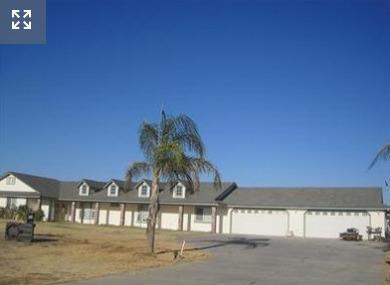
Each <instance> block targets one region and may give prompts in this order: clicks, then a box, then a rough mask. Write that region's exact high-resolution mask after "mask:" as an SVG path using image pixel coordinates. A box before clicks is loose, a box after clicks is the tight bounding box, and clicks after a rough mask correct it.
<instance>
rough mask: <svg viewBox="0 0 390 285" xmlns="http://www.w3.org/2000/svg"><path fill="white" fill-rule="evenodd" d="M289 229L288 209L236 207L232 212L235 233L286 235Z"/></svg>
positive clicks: (233, 231)
mask: <svg viewBox="0 0 390 285" xmlns="http://www.w3.org/2000/svg"><path fill="white" fill-rule="evenodd" d="M287 229H288V214H287V212H286V211H275V210H253V209H236V210H234V211H233V213H232V233H233V234H253V235H270V236H285V235H286V234H287Z"/></svg>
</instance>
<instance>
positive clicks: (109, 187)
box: [107, 183, 119, 197]
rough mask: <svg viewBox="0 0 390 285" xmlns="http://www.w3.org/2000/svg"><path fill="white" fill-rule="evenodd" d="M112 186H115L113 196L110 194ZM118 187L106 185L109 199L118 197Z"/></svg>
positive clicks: (112, 184)
mask: <svg viewBox="0 0 390 285" xmlns="http://www.w3.org/2000/svg"><path fill="white" fill-rule="evenodd" d="M112 186H115V194H111V187H112ZM118 189H119V187H118V185H116V183H111V184H110V185H108V188H107V196H110V197H117V196H118V192H119V191H118Z"/></svg>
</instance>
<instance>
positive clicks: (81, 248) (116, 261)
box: [0, 221, 207, 285]
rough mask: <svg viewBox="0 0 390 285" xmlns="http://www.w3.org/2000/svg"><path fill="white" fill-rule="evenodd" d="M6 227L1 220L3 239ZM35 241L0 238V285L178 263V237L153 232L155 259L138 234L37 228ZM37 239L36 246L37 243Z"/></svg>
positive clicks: (188, 257) (195, 254) (195, 255)
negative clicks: (176, 256) (155, 245)
mask: <svg viewBox="0 0 390 285" xmlns="http://www.w3.org/2000/svg"><path fill="white" fill-rule="evenodd" d="M4 228H5V222H4V221H0V235H2V236H4ZM35 233H36V236H35V237H36V238H37V239H38V241H37V242H33V243H23V242H15V241H5V240H4V239H2V238H1V239H0V284H1V285H3V284H12V285H18V284H33V285H35V284H53V283H58V282H66V281H73V280H80V279H87V278H91V277H98V276H104V275H108V274H113V273H119V272H127V271H134V270H141V269H145V268H151V267H158V266H167V265H172V264H175V263H176V262H178V261H177V260H174V258H173V250H177V249H179V248H180V244H178V242H177V236H178V235H186V233H177V232H169V231H159V232H158V233H157V252H158V254H157V255H156V256H151V255H150V254H148V250H147V247H146V240H145V231H144V230H143V229H134V228H124V227H108V226H92V225H91V226H90V225H77V224H69V223H39V224H37V226H36V231H35ZM39 240H40V241H39ZM206 257H207V255H206V254H205V253H203V252H200V251H188V252H186V253H185V258H184V259H183V260H182V261H195V260H203V259H205V258H206Z"/></svg>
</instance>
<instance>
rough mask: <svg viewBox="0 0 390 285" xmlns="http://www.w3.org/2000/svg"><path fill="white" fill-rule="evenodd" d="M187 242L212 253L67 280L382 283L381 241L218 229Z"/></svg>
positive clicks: (192, 284) (198, 284)
mask: <svg viewBox="0 0 390 285" xmlns="http://www.w3.org/2000/svg"><path fill="white" fill-rule="evenodd" d="M189 243H190V244H191V245H192V246H196V247H200V248H203V249H204V250H207V251H210V253H211V258H210V259H208V260H207V261H204V262H195V263H188V264H187V263H182V264H178V265H176V266H171V267H165V268H157V269H150V270H145V271H142V272H137V273H126V274H120V275H113V276H107V277H103V278H98V279H91V280H85V281H80V282H75V283H71V284H72V285H92V284H93V285H103V284H104V285H130V284H131V285H138V284H149V285H150V284H159V285H203V284H221V285H222V284H224V285H229V284H235V285H240V284H242V285H255V284H275V285H284V284H286V285H287V284H288V285H294V284H297V285H298V284H299V285H303V284H310V285H319V284H321V285H322V284H324V285H325V284H326V285H330V284H339V285H348V284H351V285H352V284H353V285H358V284H362V285H363V284H364V285H371V284H372V285H374V284H382V283H381V282H382V278H383V275H382V274H383V272H382V270H383V255H384V253H383V250H382V248H383V245H382V244H380V243H368V242H345V241H339V240H327V239H299V238H275V237H270V238H267V237H254V236H252V237H249V236H216V235H213V236H206V237H205V236H201V237H194V238H192V239H190V241H189ZM68 284H69V283H68Z"/></svg>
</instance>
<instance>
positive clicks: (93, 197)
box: [60, 180, 232, 205]
mask: <svg viewBox="0 0 390 285" xmlns="http://www.w3.org/2000/svg"><path fill="white" fill-rule="evenodd" d="M116 183H117V184H118V185H123V184H124V182H123V181H122V180H116ZM231 184H232V183H223V184H222V189H221V190H215V189H214V188H213V183H207V182H202V183H201V184H200V189H199V191H197V192H194V193H191V191H188V193H187V195H186V198H185V199H180V198H173V197H172V191H171V189H170V188H169V187H168V185H166V184H164V183H161V185H160V188H161V189H160V203H161V204H175V205H176V204H177V205H192V204H197V205H216V204H217V201H215V199H216V197H217V196H218V195H220V194H221V193H222V192H223V191H224V190H225V189H226V188H228V187H229V186H230V185H231ZM78 185H79V182H62V183H61V190H60V200H68V201H91V202H111V203H115V202H121V203H149V198H143V197H138V190H137V189H136V186H137V185H139V182H138V183H133V187H132V189H131V190H129V191H125V190H124V189H123V188H120V190H119V195H118V197H112V196H108V195H107V189H106V188H102V189H100V190H97V191H94V192H92V193H90V195H88V196H80V195H79V189H78Z"/></svg>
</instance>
